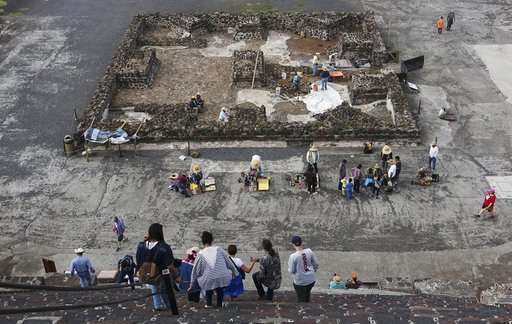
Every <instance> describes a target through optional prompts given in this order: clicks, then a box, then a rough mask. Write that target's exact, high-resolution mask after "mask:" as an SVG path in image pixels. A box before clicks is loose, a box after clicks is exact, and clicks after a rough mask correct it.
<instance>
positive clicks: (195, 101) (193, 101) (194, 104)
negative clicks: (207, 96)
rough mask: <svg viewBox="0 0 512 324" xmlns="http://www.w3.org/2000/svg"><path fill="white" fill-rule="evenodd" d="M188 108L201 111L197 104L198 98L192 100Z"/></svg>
mask: <svg viewBox="0 0 512 324" xmlns="http://www.w3.org/2000/svg"><path fill="white" fill-rule="evenodd" d="M188 107H189V108H190V109H191V110H198V109H199V104H198V103H197V100H196V97H192V98H190V102H189V103H188Z"/></svg>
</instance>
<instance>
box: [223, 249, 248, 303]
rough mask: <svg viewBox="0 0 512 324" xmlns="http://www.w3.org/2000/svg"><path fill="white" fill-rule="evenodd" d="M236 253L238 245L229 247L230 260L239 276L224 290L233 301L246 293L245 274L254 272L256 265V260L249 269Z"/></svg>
mask: <svg viewBox="0 0 512 324" xmlns="http://www.w3.org/2000/svg"><path fill="white" fill-rule="evenodd" d="M236 252H237V248H236V245H233V244H232V245H229V246H228V254H229V259H230V260H231V262H233V264H234V265H235V267H236V269H237V270H238V276H236V277H235V278H233V279H231V283H230V284H229V286H227V287H226V288H224V295H225V296H229V297H231V300H235V299H236V298H237V297H238V296H240V295H241V294H242V293H243V292H244V282H243V281H244V280H245V274H246V273H250V272H251V271H252V268H253V267H254V264H255V263H256V261H255V260H251V264H250V266H249V267H247V266H246V265H245V264H244V262H243V261H242V260H241V259H240V258H237V257H236Z"/></svg>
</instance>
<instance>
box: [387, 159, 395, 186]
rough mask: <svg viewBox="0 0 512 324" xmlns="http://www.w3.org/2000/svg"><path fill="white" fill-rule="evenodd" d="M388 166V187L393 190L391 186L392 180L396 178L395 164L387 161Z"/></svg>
mask: <svg viewBox="0 0 512 324" xmlns="http://www.w3.org/2000/svg"><path fill="white" fill-rule="evenodd" d="M388 164H390V166H389V169H388V180H389V186H388V187H389V188H390V189H391V190H393V185H394V183H393V179H395V176H396V164H395V161H393V160H389V162H388ZM391 190H390V191H391Z"/></svg>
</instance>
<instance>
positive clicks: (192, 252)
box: [187, 246, 199, 255]
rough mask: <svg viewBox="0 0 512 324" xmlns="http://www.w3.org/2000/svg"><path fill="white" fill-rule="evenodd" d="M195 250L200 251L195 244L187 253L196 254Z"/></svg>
mask: <svg viewBox="0 0 512 324" xmlns="http://www.w3.org/2000/svg"><path fill="white" fill-rule="evenodd" d="M194 252H195V253H197V252H199V248H198V247H197V246H194V247H191V248H190V249H188V250H187V255H192V254H194Z"/></svg>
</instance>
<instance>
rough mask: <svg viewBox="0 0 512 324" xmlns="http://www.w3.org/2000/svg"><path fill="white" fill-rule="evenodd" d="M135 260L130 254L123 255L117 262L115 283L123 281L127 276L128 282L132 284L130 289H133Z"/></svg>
mask: <svg viewBox="0 0 512 324" xmlns="http://www.w3.org/2000/svg"><path fill="white" fill-rule="evenodd" d="M135 268H136V267H135V262H134V261H133V257H132V256H131V255H125V256H124V257H123V258H122V259H121V260H119V262H117V271H118V275H117V283H122V282H124V281H125V279H124V278H125V277H126V276H128V282H129V283H130V285H131V286H132V290H134V289H135V280H134V279H133V276H134V275H135Z"/></svg>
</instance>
